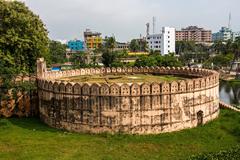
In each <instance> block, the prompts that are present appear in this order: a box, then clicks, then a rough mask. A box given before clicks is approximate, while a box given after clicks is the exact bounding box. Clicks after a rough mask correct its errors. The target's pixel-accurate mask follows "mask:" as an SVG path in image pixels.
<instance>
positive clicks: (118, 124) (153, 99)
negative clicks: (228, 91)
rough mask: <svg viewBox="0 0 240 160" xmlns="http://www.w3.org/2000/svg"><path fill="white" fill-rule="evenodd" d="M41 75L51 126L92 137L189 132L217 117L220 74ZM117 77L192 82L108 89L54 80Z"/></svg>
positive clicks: (43, 107)
mask: <svg viewBox="0 0 240 160" xmlns="http://www.w3.org/2000/svg"><path fill="white" fill-rule="evenodd" d="M41 63H42V62H41ZM38 66H44V64H43V65H41V64H38ZM39 70H41V71H43V70H44V69H43V68H40V69H39ZM39 73H40V74H39V75H38V94H39V110H40V117H41V119H42V120H43V121H44V122H45V123H47V124H48V125H50V126H52V127H55V128H61V129H66V130H70V131H76V132H91V133H101V132H109V133H117V132H121V133H128V134H158V133H163V132H172V131H178V130H182V129H185V128H193V127H196V126H198V125H201V124H205V123H207V122H208V121H210V120H213V119H215V118H216V117H217V116H218V114H219V89H218V88H219V74H218V73H217V72H215V71H211V70H203V69H191V68H164V67H161V68H159V67H151V68H148V67H145V68H136V67H134V68H100V69H99V68H96V69H94V68H92V69H80V70H72V71H63V72H39ZM116 73H117V74H123V73H124V74H126V73H127V74H131V73H148V74H153V73H154V74H160V75H163V74H174V75H188V76H193V77H195V78H192V79H189V80H185V81H174V82H171V83H167V82H164V83H158V82H155V83H150V84H149V83H128V84H120V83H119V84H111V85H110V84H97V83H94V84H89V83H67V82H59V81H57V80H56V79H58V78H61V77H67V76H77V75H90V74H116Z"/></svg>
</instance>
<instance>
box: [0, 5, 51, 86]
mask: <svg viewBox="0 0 240 160" xmlns="http://www.w3.org/2000/svg"><path fill="white" fill-rule="evenodd" d="M48 44H49V39H48V32H47V30H46V28H45V25H44V24H43V22H42V21H41V19H40V18H39V16H37V15H35V14H34V13H33V12H32V11H30V10H29V8H28V7H26V6H25V4H24V3H21V2H17V1H13V2H11V1H5V0H0V58H1V61H0V68H1V69H0V78H1V83H0V84H2V85H3V84H4V83H5V82H6V81H11V80H12V79H13V78H14V76H15V75H18V74H20V73H33V72H34V71H35V68H36V60H37V58H38V57H45V58H46V59H49V54H48Z"/></svg>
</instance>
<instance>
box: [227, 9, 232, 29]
mask: <svg viewBox="0 0 240 160" xmlns="http://www.w3.org/2000/svg"><path fill="white" fill-rule="evenodd" d="M231 21H232V14H231V12H230V13H229V17H228V28H229V29H231Z"/></svg>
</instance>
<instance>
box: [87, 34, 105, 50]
mask: <svg viewBox="0 0 240 160" xmlns="http://www.w3.org/2000/svg"><path fill="white" fill-rule="evenodd" d="M101 35H102V34H101V33H99V32H92V31H91V30H90V29H87V30H86V31H85V32H84V41H85V44H86V47H87V49H90V50H93V49H97V48H99V47H100V46H101V45H102V43H103V39H102V37H101Z"/></svg>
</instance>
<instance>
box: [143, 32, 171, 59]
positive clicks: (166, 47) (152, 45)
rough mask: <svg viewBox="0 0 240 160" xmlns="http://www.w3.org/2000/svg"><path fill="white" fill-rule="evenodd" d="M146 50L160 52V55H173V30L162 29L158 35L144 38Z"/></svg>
mask: <svg viewBox="0 0 240 160" xmlns="http://www.w3.org/2000/svg"><path fill="white" fill-rule="evenodd" d="M146 40H147V44H148V48H149V49H150V50H153V51H160V53H161V54H162V55H165V54H168V53H175V28H170V27H163V28H162V33H160V34H149V35H147V37H146Z"/></svg>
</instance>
